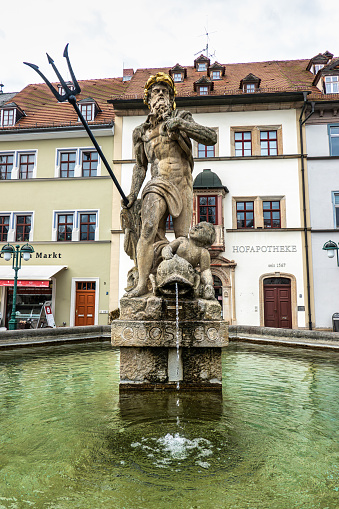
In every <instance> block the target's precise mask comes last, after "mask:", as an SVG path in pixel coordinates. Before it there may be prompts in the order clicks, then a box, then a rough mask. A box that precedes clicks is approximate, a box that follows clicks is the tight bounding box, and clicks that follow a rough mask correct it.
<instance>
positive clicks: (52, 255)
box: [35, 251, 62, 259]
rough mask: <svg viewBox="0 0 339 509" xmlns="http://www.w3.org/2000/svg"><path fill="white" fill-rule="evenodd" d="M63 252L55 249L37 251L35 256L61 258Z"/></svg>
mask: <svg viewBox="0 0 339 509" xmlns="http://www.w3.org/2000/svg"><path fill="white" fill-rule="evenodd" d="M61 256H62V254H61V253H56V252H55V251H53V253H42V252H40V253H37V252H36V253H35V258H54V259H55V258H61Z"/></svg>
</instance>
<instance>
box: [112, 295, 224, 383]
mask: <svg viewBox="0 0 339 509" xmlns="http://www.w3.org/2000/svg"><path fill="white" fill-rule="evenodd" d="M120 304H121V318H120V319H119V320H115V321H113V323H112V345H113V346H114V347H120V390H131V389H134V390H155V389H160V390H161V389H172V390H176V389H178V387H179V388H180V389H190V390H208V389H210V390H216V391H221V378H222V372H221V349H222V347H225V346H227V344H228V324H227V322H225V321H223V320H221V317H220V305H219V303H218V302H217V301H215V300H212V301H208V300H203V299H194V300H188V299H182V300H179V302H178V312H179V313H178V314H179V321H178V326H177V321H176V302H175V300H173V299H166V298H163V297H154V296H150V297H149V298H145V297H143V298H134V299H121V303H120Z"/></svg>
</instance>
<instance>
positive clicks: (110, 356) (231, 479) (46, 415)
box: [0, 343, 339, 509]
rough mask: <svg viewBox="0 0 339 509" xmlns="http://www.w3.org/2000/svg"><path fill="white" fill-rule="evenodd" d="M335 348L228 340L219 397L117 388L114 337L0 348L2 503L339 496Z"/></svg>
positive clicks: (254, 508)
mask: <svg viewBox="0 0 339 509" xmlns="http://www.w3.org/2000/svg"><path fill="white" fill-rule="evenodd" d="M338 361H339V354H337V353H335V352H332V353H316V352H314V351H313V352H311V351H305V350H295V349H287V348H275V347H269V346H265V347H261V346H260V347H259V346H250V345H247V346H246V345H234V344H233V345H231V346H230V347H229V348H228V349H227V350H226V351H225V353H224V356H223V373H224V380H223V399H222V401H221V400H220V398H218V396H216V395H212V394H211V395H199V394H192V395H186V396H181V395H180V394H179V395H178V394H175V393H174V394H171V395H169V394H161V393H160V394H159V393H156V394H147V395H142V396H140V395H139V396H138V395H136V394H133V395H131V396H126V397H124V398H121V399H120V401H119V393H118V364H119V354H118V352H117V351H113V350H112V349H111V347H110V345H109V344H108V343H93V344H88V343H87V344H81V345H76V346H71V345H67V346H56V347H44V348H42V347H40V348H32V349H17V350H15V351H14V350H7V351H3V352H0V383H1V395H0V412H1V413H0V430H1V445H0V469H1V471H0V509H3V508H6V509H8V508H10V509H17V508H19V509H21V508H38V509H40V508H49V509H52V508H53V509H73V508H81V509H87V508H88V509H96V508H109V509H115V508H117V509H153V508H154V509H163V508H164V509H165V508H166V509H167V508H170V509H191V508H194V509H219V508H227V509H228V508H232V509H233V508H234V509H235V508H237V509H238V508H239V509H244V508H248V509H259V508H274V509H275V508H276V509H285V508H286V509H292V508H305V509H313V508H317V509H318V508H319V509H326V508H330V509H332V508H333V509H334V508H337V507H339V445H338V438H339V363H338Z"/></svg>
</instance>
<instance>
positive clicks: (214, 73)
mask: <svg viewBox="0 0 339 509" xmlns="http://www.w3.org/2000/svg"><path fill="white" fill-rule="evenodd" d="M211 78H212V80H221V71H219V70H218V71H212V72H211Z"/></svg>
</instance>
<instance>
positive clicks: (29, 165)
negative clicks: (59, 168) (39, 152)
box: [19, 154, 35, 179]
mask: <svg viewBox="0 0 339 509" xmlns="http://www.w3.org/2000/svg"><path fill="white" fill-rule="evenodd" d="M34 168H35V154H19V179H31V178H33V176H34Z"/></svg>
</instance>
